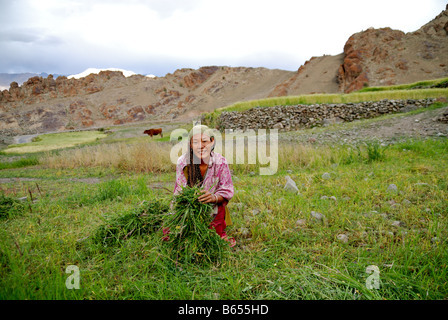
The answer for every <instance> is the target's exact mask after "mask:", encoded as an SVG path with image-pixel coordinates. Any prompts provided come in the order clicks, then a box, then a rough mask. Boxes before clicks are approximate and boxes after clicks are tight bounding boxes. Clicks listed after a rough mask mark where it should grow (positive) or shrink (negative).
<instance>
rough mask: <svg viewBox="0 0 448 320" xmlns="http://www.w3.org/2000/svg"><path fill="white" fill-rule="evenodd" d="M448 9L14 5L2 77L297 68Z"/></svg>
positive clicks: (251, 3) (203, 1)
mask: <svg viewBox="0 0 448 320" xmlns="http://www.w3.org/2000/svg"><path fill="white" fill-rule="evenodd" d="M445 5H446V4H445V1H441V0H431V1H429V0H426V1H424V2H423V1H421V0H395V1H390V0H387V1H386V0H376V1H375V2H371V1H360V0H357V1H355V0H345V1H334V0H321V1H318V0H315V1H308V0H306V1H305V0H304V1H298V0H295V1H294V0H276V1H272V0H269V1H267V0H226V1H222V0H179V1H177V0H146V1H144V0H131V1H126V2H124V1H118V0H115V1H111V0H108V1H107V0H96V1H86V0H40V1H31V0H28V1H26V0H18V1H14V2H12V3H11V2H9V1H7V2H1V3H0V30H1V33H0V42H1V43H2V49H3V50H2V51H1V52H0V71H7V70H4V69H5V68H10V69H11V68H16V69H17V68H19V67H24V66H30V65H32V64H34V65H38V64H39V63H40V65H41V66H42V68H44V67H50V66H53V67H54V68H56V69H57V70H42V69H40V70H29V71H36V72H40V71H46V72H55V73H76V72H79V71H80V70H83V69H86V68H88V67H95V68H105V67H110V66H113V67H116V68H123V69H132V70H135V71H136V72H138V73H156V74H157V75H163V74H161V73H167V72H172V71H174V70H172V69H171V68H178V67H197V66H203V65H210V64H214V65H248V66H249V65H250V66H264V67H268V68H282V69H288V70H296V69H297V68H298V67H299V66H300V64H302V63H304V62H305V60H308V59H309V58H311V57H312V56H318V55H323V54H338V53H341V52H342V51H343V46H344V44H345V42H346V40H347V39H348V37H349V36H350V35H351V34H353V33H355V32H359V31H362V30H365V29H367V28H369V27H375V28H380V27H387V26H388V27H391V28H394V29H400V30H403V31H405V32H410V31H414V30H416V29H418V28H419V27H420V26H421V25H423V24H425V23H426V22H428V21H430V20H431V19H432V18H434V17H435V15H437V14H438V13H439V12H440V11H441V10H443V9H444V8H445ZM2 9H4V10H2ZM257 63H259V64H260V65H256V64H257ZM154 69H157V71H155V70H154Z"/></svg>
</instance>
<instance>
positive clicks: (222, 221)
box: [210, 202, 227, 238]
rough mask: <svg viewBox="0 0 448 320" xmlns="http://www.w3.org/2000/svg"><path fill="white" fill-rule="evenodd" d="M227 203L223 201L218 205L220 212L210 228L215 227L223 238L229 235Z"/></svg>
mask: <svg viewBox="0 0 448 320" xmlns="http://www.w3.org/2000/svg"><path fill="white" fill-rule="evenodd" d="M226 205H227V203H225V202H222V203H221V204H219V205H218V214H217V215H216V217H215V219H213V221H212V222H211V223H210V229H212V228H213V229H215V231H216V233H217V234H218V235H220V236H221V238H223V237H225V236H227V234H226V232H225V229H226V226H227V225H226V207H225V206H226Z"/></svg>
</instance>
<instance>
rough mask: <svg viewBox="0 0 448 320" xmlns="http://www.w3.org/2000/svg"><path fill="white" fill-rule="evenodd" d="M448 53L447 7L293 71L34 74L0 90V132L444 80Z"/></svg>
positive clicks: (181, 116)
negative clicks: (409, 27) (416, 24)
mask: <svg viewBox="0 0 448 320" xmlns="http://www.w3.org/2000/svg"><path fill="white" fill-rule="evenodd" d="M447 52H448V10H445V11H443V12H442V13H441V14H439V15H438V16H437V17H436V18H435V19H434V20H432V21H431V22H429V23H428V24H426V25H424V26H422V27H421V28H420V29H419V30H417V31H415V32H412V33H407V34H405V33H403V32H402V31H398V30H392V29H390V28H382V29H372V28H371V29H368V30H365V31H362V32H359V33H356V34H354V35H352V36H351V37H350V38H349V39H348V41H347V43H346V44H345V46H344V52H343V53H341V54H339V55H336V56H322V57H313V58H311V59H310V60H309V61H307V62H306V63H305V64H304V65H303V66H301V67H300V68H299V69H298V71H297V72H293V71H284V70H270V69H265V68H245V67H237V68H232V67H218V66H209V67H202V68H200V69H198V70H193V69H180V70H177V71H175V72H174V73H173V74H167V75H166V76H164V77H155V78H148V77H145V76H143V75H133V76H130V77H125V76H124V75H123V74H122V73H121V72H116V71H102V72H100V73H99V74H90V75H89V76H87V77H83V78H80V79H68V78H67V77H64V76H59V77H57V78H55V77H53V76H52V75H49V76H48V77H46V78H45V77H41V76H34V77H32V78H30V79H28V80H27V81H26V82H25V83H23V84H22V85H19V84H18V83H17V82H12V83H11V84H10V87H9V89H8V90H3V91H1V92H0V136H3V137H5V136H9V137H11V136H15V135H23V134H33V133H43V132H51V131H64V130H73V129H85V128H93V127H104V126H112V125H120V124H126V123H134V122H142V121H147V122H149V121H173V120H176V121H189V120H190V119H192V118H194V117H197V116H198V115H199V114H200V113H202V112H205V111H211V110H213V109H215V108H219V107H223V106H226V105H229V104H232V103H234V102H237V101H244V100H253V99H261V98H266V97H272V96H283V95H297V94H304V93H337V92H352V91H354V90H358V89H360V88H362V87H364V86H366V85H369V86H377V85H391V84H401V83H409V82H414V81H418V80H425V79H434V78H441V77H446V76H448V55H447V54H446V53H447ZM0 138H1V137H0Z"/></svg>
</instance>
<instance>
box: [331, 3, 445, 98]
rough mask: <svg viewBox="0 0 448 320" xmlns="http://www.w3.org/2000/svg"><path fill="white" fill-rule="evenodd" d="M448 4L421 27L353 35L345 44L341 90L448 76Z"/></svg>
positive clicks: (349, 90)
mask: <svg viewBox="0 0 448 320" xmlns="http://www.w3.org/2000/svg"><path fill="white" fill-rule="evenodd" d="M447 52H448V5H447V10H444V11H442V12H441V13H440V14H439V15H438V16H437V17H436V18H435V19H433V20H432V21H430V22H429V23H427V24H425V25H424V26H422V27H421V28H420V29H419V30H417V31H415V32H411V33H406V34H405V33H404V32H402V31H399V30H393V29H391V28H381V29H374V28H369V29H367V30H365V31H362V32H359V33H355V34H354V35H352V36H351V37H350V38H349V39H348V41H347V42H346V44H345V46H344V60H343V63H342V64H341V65H340V66H339V69H338V83H339V89H340V91H341V92H345V93H349V92H353V91H356V90H359V89H362V88H363V87H365V86H382V85H394V84H403V83H410V82H416V81H421V80H426V79H437V78H442V77H446V76H448V68H447V66H448V54H446V53H447Z"/></svg>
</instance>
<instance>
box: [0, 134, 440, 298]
mask: <svg viewBox="0 0 448 320" xmlns="http://www.w3.org/2000/svg"><path fill="white" fill-rule="evenodd" d="M161 144H162V145H165V146H166V149H168V150H166V151H165V152H169V145H168V144H167V143H165V142H161ZM372 146H373V147H371V148H368V147H365V146H364V147H359V149H354V148H350V147H348V146H342V145H341V146H319V147H318V146H304V147H303V148H302V149H299V150H297V147H294V146H293V145H288V144H281V145H280V159H279V162H280V170H279V172H277V173H276V174H275V175H272V176H258V175H256V174H255V175H251V174H250V172H251V171H255V172H256V171H257V166H256V165H254V166H252V167H251V166H249V165H246V166H244V165H232V166H231V169H232V170H233V171H234V185H235V190H236V193H235V196H234V198H233V199H232V201H231V203H230V209H231V212H232V219H233V222H234V224H233V226H231V227H229V228H228V233H229V235H231V236H233V237H235V239H236V240H237V246H236V247H235V248H234V249H232V251H231V252H230V254H229V255H226V256H225V258H223V259H222V260H221V261H217V262H215V263H211V264H205V265H204V264H200V265H198V264H194V263H183V264H180V263H176V261H174V260H173V259H172V258H171V257H170V256H169V255H168V254H167V253H166V251H165V249H164V246H163V243H162V242H161V240H160V239H161V237H162V233H161V231H160V230H158V231H155V232H151V233H147V234H140V235H136V236H132V237H129V238H127V239H126V240H124V241H122V242H120V243H118V244H116V245H110V246H107V247H104V246H102V245H101V244H98V243H97V242H95V241H94V236H95V234H96V233H97V231H98V229H99V228H100V227H101V226H104V225H105V224H107V221H109V220H107V219H108V218H114V217H120V216H125V215H126V214H127V213H128V212H130V211H132V210H134V209H135V208H137V207H138V206H139V204H141V203H142V201H144V200H146V201H153V200H154V199H162V200H166V201H169V199H170V194H169V193H168V192H167V191H166V190H164V189H158V188H152V186H154V184H159V183H164V184H165V185H166V186H167V187H168V188H171V189H172V186H173V183H174V178H175V174H174V165H172V170H166V172H160V173H151V172H146V173H139V172H133V171H129V170H123V169H122V170H120V169H119V168H111V167H108V166H104V167H101V166H100V167H91V168H89V167H86V168H83V167H78V168H73V169H64V168H55V169H51V168H46V167H45V164H39V165H38V166H37V167H36V166H31V167H27V168H12V169H4V170H1V171H0V178H4V179H5V178H12V177H22V179H23V180H22V181H21V182H19V183H17V182H11V181H10V182H5V183H2V186H1V189H2V192H3V193H4V194H5V195H7V196H10V197H14V198H19V197H28V201H26V202H24V208H22V210H21V211H20V212H18V213H17V214H15V215H13V216H11V217H9V218H1V219H0V226H1V227H0V244H1V245H0V299H255V300H256V299H341V300H347V299H348V300H352V299H429V300H433V299H446V298H447V297H448V283H447V281H448V280H447V279H448V274H447V270H448V269H447V261H448V251H447V232H448V228H447V225H448V221H447V220H448V219H447V217H448V211H447V207H446V203H447V200H448V184H447V181H448V176H447V175H448V174H447V171H446V170H445V168H446V167H447V165H448V157H447V154H448V142H447V140H446V139H440V140H426V141H423V140H408V141H405V142H401V143H399V144H395V145H391V146H388V147H385V148H382V147H379V146H378V145H376V147H375V146H374V145H373V144H372ZM84 148H89V147H84ZM80 149H82V148H80ZM60 156H64V155H60ZM286 170H290V171H288V173H287V172H286ZM325 172H328V173H330V175H331V178H330V179H324V178H322V175H323V174H324V173H325ZM286 174H287V175H289V176H290V177H291V178H292V179H293V180H294V181H295V182H296V184H297V186H298V188H299V194H294V193H290V192H288V191H286V190H284V188H283V187H284V184H285V181H286V180H285V175H286ZM89 178H98V179H99V181H100V182H99V183H90V184H89V183H85V182H81V181H78V180H76V179H89ZM33 179H34V180H33ZM170 183H171V184H170ZM390 184H395V185H396V186H397V188H398V190H397V192H396V193H390V192H388V191H387V188H388V186H389V185H390ZM31 196H32V197H33V200H34V202H31ZM323 196H327V197H328V198H327V199H324V198H322V197H323ZM332 196H334V197H335V200H334V199H332V198H330V197H332ZM312 211H315V212H319V213H322V214H324V215H325V219H324V221H323V223H320V222H317V221H315V220H314V218H313V217H312V216H311V212H312ZM396 221H398V222H396ZM341 234H344V235H346V236H347V240H348V241H347V242H343V241H340V240H339V237H340V235H341ZM69 265H75V266H77V267H78V268H79V272H80V276H81V278H80V289H79V290H68V289H67V288H66V285H65V283H66V280H67V278H68V276H69V274H67V273H65V270H66V268H67V267H68V266H69ZM371 265H375V266H377V267H378V268H379V271H380V274H379V279H380V287H379V289H368V288H367V286H366V280H367V278H368V276H369V274H368V273H367V272H366V268H367V267H368V266H371Z"/></svg>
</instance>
